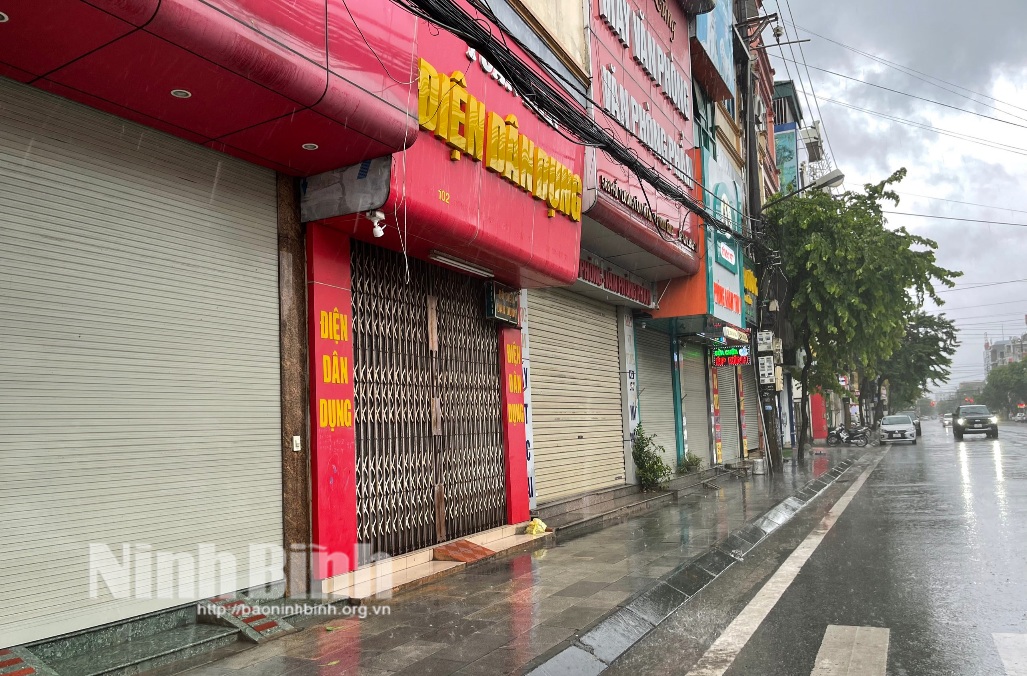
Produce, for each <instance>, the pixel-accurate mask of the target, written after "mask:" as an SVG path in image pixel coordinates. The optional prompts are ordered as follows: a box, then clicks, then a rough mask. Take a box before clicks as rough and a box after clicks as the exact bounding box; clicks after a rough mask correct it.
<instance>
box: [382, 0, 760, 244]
mask: <svg viewBox="0 0 1027 676" xmlns="http://www.w3.org/2000/svg"><path fill="white" fill-rule="evenodd" d="M392 2H394V3H395V4H397V5H398V6H400V7H402V8H403V9H405V10H406V11H408V12H410V13H411V14H413V15H415V16H417V17H420V18H421V19H424V20H425V21H428V22H430V23H432V24H434V25H436V26H438V27H440V28H442V29H444V30H446V31H448V32H450V33H453V34H454V35H456V36H457V37H459V38H460V39H461V40H463V41H464V42H466V43H467V45H468V46H469V47H471V48H473V49H474V50H476V51H477V52H478V53H480V54H482V55H484V56H485V57H486V58H487V59H488V60H489V61H490V62H491V63H493V64H494V65H495V66H496V67H497V68H498V69H499V70H500V71H501V72H502V73H503V75H504V76H505V77H506V78H507V79H508V80H509V81H510V82H511V83H512V84H513V86H514V88H515V89H516V91H517V93H518V94H519V95H520V96H521V97H522V98H523V99H524V100H525V101H526V102H527V103H528V104H529V105H530V106H531V107H534V108H536V109H538V110H540V111H543V112H544V113H545V114H546V115H548V116H550V117H551V118H552V119H553V120H555V121H556V122H557V123H558V124H560V125H561V126H563V127H565V128H566V129H568V130H570V132H571V133H572V134H573V135H574V136H575V137H576V138H577V139H579V141H578V142H579V143H581V144H583V145H587V146H592V147H595V148H597V149H599V150H601V151H603V152H604V153H606V154H607V155H608V156H609V157H611V158H612V159H613V160H615V161H616V162H619V163H620V164H622V165H624V166H625V167H627V168H628V169H629V170H630V171H631V172H632V173H633V174H634V175H635V176H636V177H637V178H638V179H639V182H640V183H641V185H642V186H643V194H645V191H644V186H645V184H646V183H648V184H649V185H651V186H653V188H655V189H656V190H657V191H658V192H659V193H660V194H662V195H664V196H665V197H667V198H668V199H670V200H672V201H674V202H677V203H679V204H682V205H683V206H684V207H685V208H687V209H688V210H689V211H692V212H693V213H695V214H697V215H699V216H700V217H702V219H703V221H705V222H706V224H707V225H710V226H713V227H714V228H716V229H717V230H719V231H721V232H724V233H727V234H729V235H731V236H732V237H734V238H735V239H738V240H739V241H742V242H744V243H747V244H756V245H757V246H758V245H759V243H758V242H757V241H756V240H754V239H752V238H751V237H747V236H745V235H743V234H742V233H739V232H737V231H736V230H735V229H734V228H732V227H731V226H729V225H728V224H726V223H724V222H722V221H721V220H720V219H719V218H717V217H716V216H714V215H713V213H712V212H710V211H709V210H708V209H706V207H705V206H704V205H703V204H702V203H701V202H699V201H698V200H696V199H695V198H694V197H693V196H692V195H690V194H688V193H687V192H686V191H684V190H682V189H681V188H680V187H679V186H677V185H675V184H674V183H672V182H671V181H669V180H668V179H667V178H666V177H665V176H664V175H663V174H661V173H660V172H659V171H657V170H656V169H655V168H654V167H651V166H648V165H647V164H645V163H644V162H642V161H641V160H639V158H638V156H637V154H636V152H635V151H634V150H633V149H632V148H629V147H628V146H626V145H624V144H623V143H621V142H620V141H619V140H617V138H616V137H615V136H614V135H613V133H612V132H610V131H608V130H607V129H605V128H603V127H602V126H601V125H600V124H598V123H597V122H596V121H595V120H593V119H592V118H591V116H589V115H588V114H587V112H586V111H585V110H584V109H583V108H581V107H579V106H577V105H575V104H574V103H572V102H571V101H570V100H568V98H567V97H566V96H564V95H562V94H561V93H560V92H558V91H557V90H556V88H555V87H553V86H552V85H551V84H550V83H549V82H547V81H546V80H545V79H544V78H543V77H542V76H540V75H539V74H538V72H537V71H536V70H534V69H533V68H532V67H531V66H529V65H528V64H527V63H525V62H524V61H522V60H521V59H520V58H518V57H517V56H516V55H515V54H514V53H513V52H512V51H511V50H510V47H509V43H510V42H512V43H513V44H516V45H517V46H518V47H519V48H521V49H522V50H523V51H524V52H525V53H526V54H529V55H530V54H531V53H532V52H531V50H530V49H528V48H527V47H526V46H525V45H524V44H522V43H521V42H520V41H519V40H517V38H516V37H515V36H513V35H512V34H511V33H510V31H507V30H505V29H504V28H503V26H502V23H501V22H500V21H499V19H498V17H496V16H495V14H494V13H493V12H492V11H491V8H490V7H489V6H488V3H487V2H485V3H484V4H483V3H482V2H481V0H477V1H475V0H471V2H472V4H473V5H474V7H475V8H476V9H477V10H478V11H480V12H481V13H482V14H483V15H484V16H486V17H487V18H488V22H485V21H483V20H482V19H480V18H475V17H472V16H470V15H468V14H467V13H466V12H464V11H463V10H462V9H460V8H459V7H458V6H456V4H455V3H454V2H453V1H452V0H392ZM489 23H491V24H493V25H495V26H496V27H497V29H498V30H499V37H498V38H497V36H496V35H494V33H493V30H492V28H491V26H489ZM537 65H538V66H539V67H540V68H542V69H544V70H545V72H546V73H548V74H549V75H550V76H551V77H553V78H554V79H556V80H561V81H563V82H565V83H567V84H568V85H570V83H568V82H567V80H566V78H564V77H563V75H562V74H561V73H559V72H557V71H556V70H555V69H553V68H552V67H551V66H550V65H549V64H546V63H545V62H543V61H542V60H538V61H537ZM586 100H588V101H589V103H591V104H593V105H596V106H597V107H599V108H601V106H599V104H597V103H596V102H595V101H591V100H589V99H587V98H586ZM626 131H627V132H628V133H629V134H631V135H632V136H634V133H633V132H631V130H630V129H626ZM645 198H646V202H647V203H648V201H649V197H648V195H645ZM648 206H649V207H650V208H652V205H651V204H649V205H648ZM655 230H656V232H657V233H658V234H659V235H660V237H663V238H664V239H665V240H666V239H667V238H666V237H665V236H664V234H663V232H662V231H661V230H660V228H655ZM668 241H671V240H668Z"/></svg>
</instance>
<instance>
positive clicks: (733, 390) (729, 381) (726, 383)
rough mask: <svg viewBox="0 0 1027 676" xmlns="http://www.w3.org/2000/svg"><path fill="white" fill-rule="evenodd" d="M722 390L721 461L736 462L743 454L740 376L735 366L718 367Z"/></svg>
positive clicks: (719, 388) (719, 387)
mask: <svg viewBox="0 0 1027 676" xmlns="http://www.w3.org/2000/svg"><path fill="white" fill-rule="evenodd" d="M717 389H718V391H719V392H720V440H721V442H722V443H721V462H736V461H737V460H738V458H739V457H740V456H741V455H742V446H741V444H740V443H739V436H740V433H739V429H738V377H737V375H736V374H735V367H734V366H721V367H720V368H718V369H717Z"/></svg>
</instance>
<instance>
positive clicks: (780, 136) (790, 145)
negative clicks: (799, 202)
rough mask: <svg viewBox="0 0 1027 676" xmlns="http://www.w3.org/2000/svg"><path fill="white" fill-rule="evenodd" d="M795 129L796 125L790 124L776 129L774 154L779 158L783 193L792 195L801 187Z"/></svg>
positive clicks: (778, 167)
mask: <svg viewBox="0 0 1027 676" xmlns="http://www.w3.org/2000/svg"><path fill="white" fill-rule="evenodd" d="M782 127H784V128H782ZM788 127H792V128H791V129H789V128H788ZM794 127H795V125H794V124H788V125H780V126H778V127H775V128H774V154H775V157H776V158H777V170H778V171H779V172H781V192H782V193H790V192H793V191H795V190H798V189H799V187H800V186H799V147H798V144H797V138H796V130H795V128H794Z"/></svg>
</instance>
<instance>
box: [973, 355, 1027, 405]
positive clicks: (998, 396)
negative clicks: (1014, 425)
mask: <svg viewBox="0 0 1027 676" xmlns="http://www.w3.org/2000/svg"><path fill="white" fill-rule="evenodd" d="M981 400H982V401H983V402H984V403H985V404H987V405H988V407H989V408H990V409H991V410H992V411H994V412H996V413H998V412H1010V411H1012V410H1013V409H1015V408H1016V405H1017V404H1019V403H1020V402H1027V362H1025V361H1018V362H1013V363H1012V364H1003V365H1002V366H997V367H995V368H993V369H992V370H991V372H990V373H988V379H987V380H986V381H985V383H984V391H983V392H981Z"/></svg>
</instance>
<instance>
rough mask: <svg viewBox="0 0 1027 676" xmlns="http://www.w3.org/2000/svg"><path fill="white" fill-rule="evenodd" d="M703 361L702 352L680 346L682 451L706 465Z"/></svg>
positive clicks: (707, 437) (707, 422)
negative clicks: (699, 459)
mask: <svg viewBox="0 0 1027 676" xmlns="http://www.w3.org/2000/svg"><path fill="white" fill-rule="evenodd" d="M707 388H708V384H707V380H706V361H705V359H704V358H703V351H702V348H701V347H699V346H698V345H690V344H688V343H686V344H684V345H682V346H681V396H682V397H683V398H682V400H681V403H682V410H683V411H684V413H685V450H686V451H688V452H689V453H692V454H694V455H698V456H699V457H700V458H702V459H703V463H704V464H703V466H704V467H709V465H710V457H711V455H710V405H709V399H708V398H707V396H706V393H707Z"/></svg>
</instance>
